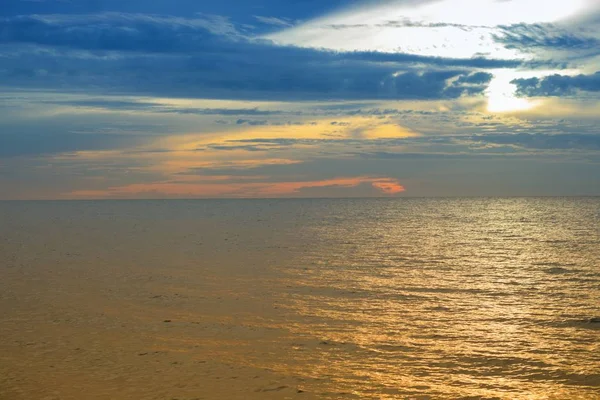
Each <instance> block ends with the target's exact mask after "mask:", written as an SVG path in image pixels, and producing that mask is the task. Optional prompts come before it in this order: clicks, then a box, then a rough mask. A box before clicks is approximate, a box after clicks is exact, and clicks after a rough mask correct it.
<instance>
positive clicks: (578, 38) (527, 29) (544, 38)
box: [493, 23, 600, 52]
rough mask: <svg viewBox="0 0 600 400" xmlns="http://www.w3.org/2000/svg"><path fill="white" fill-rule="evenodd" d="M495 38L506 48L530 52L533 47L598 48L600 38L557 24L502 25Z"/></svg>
mask: <svg viewBox="0 0 600 400" xmlns="http://www.w3.org/2000/svg"><path fill="white" fill-rule="evenodd" d="M499 28H500V30H501V32H500V33H498V34H494V35H493V37H494V40H496V42H498V43H502V44H503V45H504V46H505V47H506V48H509V49H518V50H520V51H524V52H530V51H531V50H532V49H539V48H544V49H558V50H568V51H574V50H586V49H598V47H599V46H600V40H599V39H598V38H595V37H589V36H586V35H585V34H583V33H581V32H573V31H569V30H567V29H565V28H562V27H559V26H557V25H555V24H524V23H521V24H514V25H508V26H500V27H499Z"/></svg>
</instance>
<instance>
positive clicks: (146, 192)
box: [70, 176, 405, 198]
mask: <svg viewBox="0 0 600 400" xmlns="http://www.w3.org/2000/svg"><path fill="white" fill-rule="evenodd" d="M227 178H229V177H219V178H214V177H198V178H197V181H196V182H189V178H187V179H186V180H185V181H182V182H177V181H165V182H152V183H135V184H131V185H126V186H118V187H111V188H108V189H106V190H78V191H74V192H71V193H70V196H72V197H75V198H82V197H84V198H139V197H203V198H210V197H254V198H257V197H294V195H298V194H300V191H301V190H303V189H312V188H323V189H325V190H324V191H323V195H324V196H325V197H326V196H327V189H328V188H356V187H358V186H359V185H364V184H370V185H371V186H372V187H373V188H374V189H376V190H377V191H378V193H380V194H383V195H393V194H398V193H401V192H403V191H404V190H405V189H404V187H403V186H402V185H401V184H400V182H398V181H397V180H396V179H393V178H376V177H368V176H366V177H365V176H359V177H350V178H335V179H325V180H313V181H292V182H235V183H227ZM231 178H232V179H233V177H231ZM255 178H257V179H260V178H262V177H255ZM236 179H237V178H236ZM249 180H251V179H249Z"/></svg>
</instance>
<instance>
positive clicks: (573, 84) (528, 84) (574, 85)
mask: <svg viewBox="0 0 600 400" xmlns="http://www.w3.org/2000/svg"><path fill="white" fill-rule="evenodd" d="M511 83H512V84H514V85H516V86H517V94H519V95H521V96H530V97H534V96H565V95H572V94H575V93H577V91H587V92H600V71H598V72H596V73H595V74H592V75H583V74H580V75H575V76H567V75H558V74H555V75H550V76H547V77H544V78H541V79H540V78H529V79H515V80H513V81H512V82H511Z"/></svg>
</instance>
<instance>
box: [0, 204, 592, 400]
mask: <svg viewBox="0 0 600 400" xmlns="http://www.w3.org/2000/svg"><path fill="white" fill-rule="evenodd" d="M0 311H1V312H2V315H1V316H0V324H1V325H0V342H1V343H0V353H1V354H0V399H11V400H12V399H41V398H48V399H76V398H89V399H96V398H97V399H104V398H106V399H119V398H122V399H136V398H139V399H145V398H148V399H169V400H170V399H175V398H176V399H180V400H184V399H185V400H188V399H195V398H196V399H200V398H206V399H211V398H213V399H220V398H223V399H228V398H240V399H242V398H248V399H251V398H255V397H256V398H281V399H283V398H325V399H334V398H335V399H337V398H353V399H354V398H357V399H404V398H411V399H459V398H464V399H467V398H470V399H479V398H487V399H492V398H499V399H600V198H486V199H483V198H482V199H374V200H367V199H359V200H350V199H347V200H325V199H323V200H256V201H255V200H199V201H192V200H190V201H187V200H185V201H184V200H181V201H99V202H94V201H90V202H83V201H82V202H0ZM82 391H85V392H82ZM81 393H86V395H85V396H83V397H82V394H81ZM269 396H270V397H269Z"/></svg>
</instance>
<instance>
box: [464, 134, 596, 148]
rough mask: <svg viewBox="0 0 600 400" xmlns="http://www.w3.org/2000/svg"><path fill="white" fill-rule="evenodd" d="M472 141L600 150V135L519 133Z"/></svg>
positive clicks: (526, 146) (473, 139)
mask: <svg viewBox="0 0 600 400" xmlns="http://www.w3.org/2000/svg"><path fill="white" fill-rule="evenodd" d="M470 140H471V141H474V142H481V143H493V144H499V145H508V146H516V147H522V148H526V149H537V150H590V151H599V150H600V135H591V134H576V133H572V134H553V135H548V134H543V133H534V134H529V133H517V134H507V135H479V136H472V137H471V138H470Z"/></svg>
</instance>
